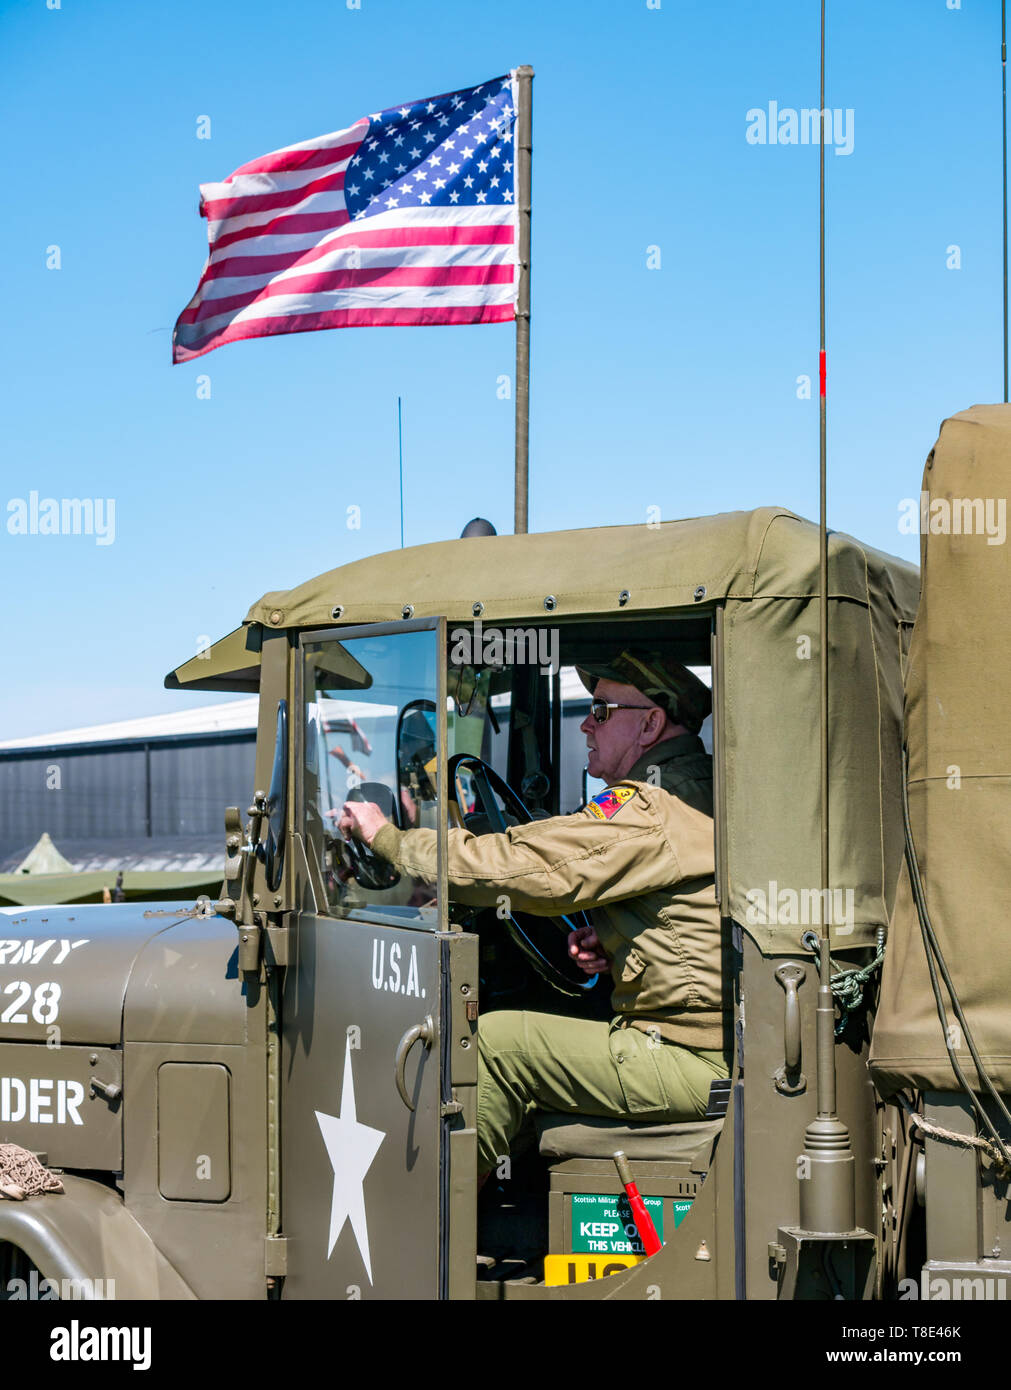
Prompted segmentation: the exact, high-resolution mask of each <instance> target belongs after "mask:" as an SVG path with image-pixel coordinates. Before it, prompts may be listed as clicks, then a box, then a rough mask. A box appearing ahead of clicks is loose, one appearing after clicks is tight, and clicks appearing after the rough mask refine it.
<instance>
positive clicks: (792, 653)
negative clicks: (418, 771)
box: [246, 507, 919, 951]
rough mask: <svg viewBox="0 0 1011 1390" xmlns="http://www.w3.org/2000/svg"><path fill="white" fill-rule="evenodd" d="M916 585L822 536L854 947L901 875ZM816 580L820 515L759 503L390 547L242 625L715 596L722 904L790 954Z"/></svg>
mask: <svg viewBox="0 0 1011 1390" xmlns="http://www.w3.org/2000/svg"><path fill="white" fill-rule="evenodd" d="M918 590H919V581H918V576H917V571H916V568H915V566H913V565H909V564H906V563H905V562H903V561H900V560H896V559H894V558H893V557H891V556H888V555H884V554H882V553H881V552H879V551H876V550H872V549H870V548H869V547H867V546H863V545H861V544H860V543H859V542H857V541H855V540H853V539H852V538H851V537H849V536H845V535H841V534H833V535H831V536H830V538H829V625H830V665H831V681H832V691H831V701H830V718H831V721H832V744H831V776H832V792H831V861H832V872H831V879H832V885H833V887H834V888H835V889H837V893H836V896H835V899H834V901H835V902H838V903H839V904H840V907H841V909H842V910H841V911H840V913H839V914H838V915H837V920H836V927H835V929H834V931H833V937H834V941H835V945H836V947H837V948H839V949H843V948H845V947H846V946H859V945H863V944H865V943H866V942H868V941H869V940H872V939H873V935H874V932H875V931H876V930H877V928H879V927H883V926H884V925H885V923H886V922H887V920H888V912H889V910H890V908H891V905H892V898H893V895H894V891H895V884H896V881H897V878H898V872H899V865H900V862H901V857H902V832H901V819H900V814H899V791H900V781H899V778H900V730H901V714H902V681H901V652H902V648H903V644H904V642H905V640H906V639H907V638H908V633H909V630H910V628H911V626H912V621H913V618H914V616H915V610H916V602H917V596H918ZM623 591H627V592H625V593H623ZM817 593H818V528H817V527H816V526H814V525H812V523H811V522H809V521H805V520H803V519H802V518H800V517H797V516H795V515H794V514H793V513H792V512H788V511H785V510H783V509H781V508H775V507H765V508H761V509H759V510H756V511H752V512H729V513H724V514H721V515H717V516H711V517H696V518H692V519H689V520H685V521H671V522H664V523H662V524H660V525H639V526H611V527H600V528H595V529H593V530H583V531H564V532H547V533H541V534H534V535H519V536H488V537H472V538H468V539H465V540H455V541H439V542H436V543H434V544H430V545H422V546H414V547H411V548H410V549H406V550H401V551H391V552H389V553H387V554H383V555H376V556H371V557H369V558H368V559H363V560H358V561H355V562H354V563H352V564H349V565H345V566H343V567H341V568H340V569H336V570H331V571H329V572H328V573H326V574H323V575H320V576H318V577H317V578H315V579H312V580H310V581H309V582H308V583H306V584H303V585H300V586H299V587H298V588H296V589H291V590H288V591H285V592H276V593H268V594H266V595H265V596H264V597H263V598H262V599H260V601H259V602H258V603H256V604H254V605H253V607H252V608H251V609H250V611H249V613H248V615H247V617H246V622H247V623H253V624H262V625H263V627H265V628H268V629H269V628H274V629H278V628H291V627H299V628H314V627H329V626H331V625H332V623H333V622H334V621H339V622H340V623H341V624H342V625H347V624H357V623H372V622H384V621H385V622H389V621H391V620H399V619H401V618H403V617H406V616H411V614H412V612H413V614H414V615H415V616H417V617H419V618H421V617H428V616H433V615H444V616H445V617H447V618H448V619H449V620H450V621H453V620H457V621H461V620H462V621H472V619H473V614H474V605H475V604H483V606H484V607H483V615H482V619H483V622H484V623H485V624H486V625H488V624H491V623H494V622H496V621H506V620H509V621H514V622H518V621H526V622H536V621H537V620H540V621H542V622H544V621H552V622H553V621H555V620H556V619H560V620H563V621H564V620H565V619H569V618H575V617H579V616H589V615H594V616H596V615H604V616H609V615H613V616H614V617H615V618H616V619H618V620H620V621H625V620H631V619H634V618H635V617H636V616H640V617H641V616H645V615H647V614H656V612H657V611H658V610H666V611H668V612H669V613H670V615H671V617H678V618H683V617H685V616H690V615H692V614H698V613H699V612H701V611H704V610H706V609H707V608H708V606H709V605H713V604H717V605H719V604H722V605H723V606H724V608H725V643H724V657H723V660H724V666H723V671H722V680H721V681H720V688H721V690H722V694H723V711H722V725H721V729H722V739H723V746H724V747H725V749H726V763H725V769H724V770H725V780H724V785H723V794H724V800H725V811H726V841H725V843H726V853H727V866H728V883H729V913H730V915H732V916H733V917H734V918H735V919H736V920H737V921H739V922H740V923H742V924H743V925H745V926H746V927H747V929H748V930H749V931H750V932H751V933H752V934H753V935H754V936H755V938H756V940H758V941H759V943H760V944H761V945H762V947H763V948H764V949H766V950H770V951H772V950H779V951H799V950H802V949H803V948H802V947H801V937H802V935H803V933H804V931H805V929H806V927H808V926H811V925H815V926H816V925H817V922H818V920H819V914H818V912H817V911H816V913H815V915H814V917H813V920H812V916H811V906H812V904H811V899H812V897H814V896H816V895H817V893H818V889H819V887H820V829H819V805H820V801H819V798H820V774H819V766H820V754H819V696H818V689H819V685H818V600H817ZM620 596H621V597H620ZM549 597H550V599H551V600H553V602H552V603H551V604H550V605H546V604H545V599H546V598H549ZM478 611H481V610H480V609H479V610H478ZM548 613H550V615H551V616H550V618H548V616H547V615H548ZM819 906H820V900H819Z"/></svg>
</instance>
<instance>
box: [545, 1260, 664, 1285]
mask: <svg viewBox="0 0 1011 1390" xmlns="http://www.w3.org/2000/svg"><path fill="white" fill-rule="evenodd" d="M644 1258H645V1256H643V1255H545V1256H544V1283H545V1284H546V1285H547V1286H548V1287H549V1288H556V1287H557V1286H558V1285H560V1284H586V1283H588V1282H589V1281H590V1280H591V1279H607V1278H608V1277H609V1276H610V1275H612V1274H621V1273H622V1271H623V1270H626V1269H631V1268H632V1267H633V1265H641V1264H642V1262H643V1259H644Z"/></svg>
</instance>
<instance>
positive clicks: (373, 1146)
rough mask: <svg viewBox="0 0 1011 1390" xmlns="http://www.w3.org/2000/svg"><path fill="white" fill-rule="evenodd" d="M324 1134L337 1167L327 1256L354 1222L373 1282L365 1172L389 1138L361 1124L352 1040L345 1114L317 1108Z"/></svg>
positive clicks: (346, 1062)
mask: <svg viewBox="0 0 1011 1390" xmlns="http://www.w3.org/2000/svg"><path fill="white" fill-rule="evenodd" d="M316 1119H317V1122H318V1123H319V1128H320V1133H321V1134H322V1135H323V1143H324V1144H325V1145H326V1151H327V1154H328V1155H329V1158H330V1164H331V1166H332V1168H333V1201H332V1202H331V1205H330V1244H329V1245H328V1247H327V1252H326V1257H327V1259H329V1258H330V1256H331V1255H332V1254H333V1248H334V1246H335V1245H336V1244H337V1237H338V1236H339V1235H340V1233H341V1231H342V1230H343V1229H344V1223H345V1221H350V1222H351V1229H352V1231H354V1233H355V1240H357V1242H358V1249H359V1251H360V1252H361V1257H362V1260H363V1262H364V1264H365V1272H366V1274H367V1275H368V1276H369V1283H370V1284H371V1283H372V1260H371V1257H370V1255H369V1230H368V1226H367V1225H366V1221H365V1186H364V1184H365V1175H366V1173H367V1172H368V1171H369V1169H370V1168H371V1167H372V1160H373V1159H374V1158H375V1156H376V1154H377V1153H378V1152H379V1146H380V1144H381V1143H382V1142H383V1140H384V1139H385V1138H386V1134H385V1132H384V1131H383V1130H380V1129H370V1128H369V1126H368V1125H360V1124H359V1123H358V1115H357V1112H356V1110H355V1083H354V1077H353V1076H352V1074H351V1039H350V1037H349V1038H348V1040H347V1046H346V1047H345V1050H344V1081H343V1084H342V1086H341V1113H340V1115H339V1116H337V1115H325V1114H323V1113H322V1112H321V1111H319V1110H317V1111H316Z"/></svg>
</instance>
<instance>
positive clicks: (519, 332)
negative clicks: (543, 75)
mask: <svg viewBox="0 0 1011 1390" xmlns="http://www.w3.org/2000/svg"><path fill="white" fill-rule="evenodd" d="M533 77H534V70H533V68H532V67H530V66H528V65H527V64H524V65H523V66H522V67H519V68H517V69H516V80H517V88H518V99H517V111H516V117H517V119H516V201H517V206H518V208H519V284H518V286H517V293H516V491H515V523H514V528H513V529H514V530H515V532H516V535H518V536H521V535H525V534H526V531H527V496H528V478H529V471H530V184H531V179H530V164H531V156H532V153H533V85H532V84H533Z"/></svg>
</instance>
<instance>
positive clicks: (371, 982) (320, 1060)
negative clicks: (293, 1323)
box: [280, 619, 477, 1299]
mask: <svg viewBox="0 0 1011 1390" xmlns="http://www.w3.org/2000/svg"><path fill="white" fill-rule="evenodd" d="M296 663H297V664H296V671H295V681H294V688H293V706H294V709H295V711H296V717H295V719H294V720H293V721H292V722H293V723H294V724H295V725H296V726H297V729H296V733H295V748H294V752H295V765H296V768H297V769H298V774H297V776H296V781H295V796H296V800H297V802H298V807H297V815H296V817H295V821H294V823H295V825H296V826H300V827H301V838H302V846H303V848H304V852H305V857H306V868H307V872H308V879H309V882H310V884H311V885H312V893H311V896H312V897H313V898H314V899H315V910H305V911H302V912H301V913H300V914H299V915H298V918H297V921H296V929H295V931H294V933H293V936H294V942H293V949H292V953H291V956H290V959H289V964H288V969H287V971H286V972H285V980H284V985H283V993H282V1000H281V1031H282V1042H283V1047H282V1065H281V1082H280V1089H281V1115H282V1123H283V1132H282V1143H281V1168H282V1171H281V1222H282V1233H283V1235H284V1237H285V1238H286V1243H287V1251H286V1253H287V1274H286V1277H285V1280H284V1284H283V1296H284V1297H297V1298H316V1299H318V1298H340V1299H356V1298H383V1299H396V1298H411V1299H417V1298H437V1297H444V1296H447V1295H448V1294H450V1293H452V1294H455V1295H457V1296H459V1295H466V1294H467V1293H468V1292H469V1293H470V1295H471V1296H473V1280H474V1269H475V1259H476V1248H475V1243H476V1235H475V1220H476V1218H475V1202H474V1189H473V1184H474V1175H475V1171H476V1140H475V1134H474V1121H473V1094H474V1086H475V1083H476V1080H477V1075H476V1067H477V1039H476V1031H475V1030H476V1024H475V1022H474V1017H476V1002H477V943H476V939H475V938H473V937H468V936H464V935H463V934H462V933H460V932H453V931H450V930H449V924H448V918H447V894H446V884H445V863H446V858H445V855H446V814H445V810H444V809H443V808H442V806H441V800H440V798H441V794H442V789H444V788H445V786H446V773H445V763H446V677H445V666H446V639H445V624H444V622H443V621H442V620H436V619H432V620H427V619H426V620H421V621H416V622H410V623H398V624H377V625H373V626H370V627H367V628H352V629H343V630H329V631H324V632H313V633H307V634H304V635H303V636H302V637H301V640H300V644H299V647H298V649H297V652H296ZM349 799H353V800H362V801H367V802H370V803H372V804H373V805H377V806H378V807H379V808H380V810H381V811H382V813H383V814H384V815H385V816H386V818H387V819H388V820H390V821H391V822H392V823H393V824H395V825H396V826H397V827H399V828H400V829H405V830H406V829H427V830H428V831H429V832H430V835H431V838H432V842H433V844H434V845H435V846H436V848H437V856H436V858H435V859H434V861H433V862H435V864H436V868H435V872H434V874H433V876H432V878H431V880H430V881H428V880H422V879H420V878H416V877H411V876H409V875H406V874H402V875H398V874H397V872H396V871H395V870H392V868H391V866H390V865H389V864H388V863H387V862H386V861H384V860H382V859H380V858H379V857H378V856H372V855H370V854H368V853H362V851H361V849H360V848H355V847H354V846H352V847H351V848H350V849H349V848H348V846H347V845H346V843H345V841H344V840H343V838H342V836H341V834H340V832H339V830H338V828H337V821H338V820H339V817H340V812H341V807H342V805H343V804H344V802H345V801H347V800H349ZM468 1003H471V1009H469V1010H468V1009H467V1007H466V1006H467V1004H468ZM461 1097H462V1099H461ZM451 1186H452V1188H453V1189H454V1190H455V1191H457V1192H461V1191H464V1190H466V1191H467V1193H468V1194H469V1197H470V1200H469V1201H465V1202H463V1203H460V1202H454V1204H453V1205H454V1210H453V1211H451V1210H450V1203H449V1194H450V1190H451ZM468 1280H469V1284H468Z"/></svg>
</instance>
